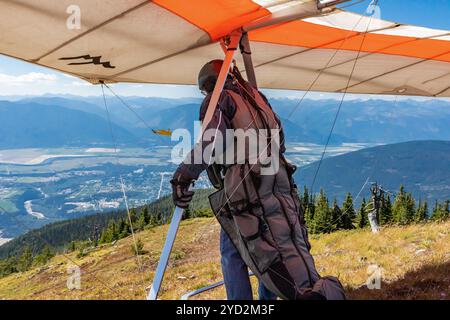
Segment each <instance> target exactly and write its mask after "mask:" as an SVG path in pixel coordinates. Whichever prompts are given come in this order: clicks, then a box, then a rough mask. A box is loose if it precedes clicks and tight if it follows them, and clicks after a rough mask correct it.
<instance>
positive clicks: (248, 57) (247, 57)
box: [240, 32, 258, 88]
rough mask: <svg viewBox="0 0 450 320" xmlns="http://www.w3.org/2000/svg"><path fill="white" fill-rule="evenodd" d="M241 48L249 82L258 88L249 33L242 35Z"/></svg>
mask: <svg viewBox="0 0 450 320" xmlns="http://www.w3.org/2000/svg"><path fill="white" fill-rule="evenodd" d="M240 48H241V53H242V59H243V60H244V66H245V72H246V74H247V80H248V82H250V84H251V85H252V86H253V87H255V88H258V82H257V81H256V75H255V68H254V66H253V60H252V49H251V47H250V41H249V40H248V34H247V32H245V33H243V34H242V39H241V42H240Z"/></svg>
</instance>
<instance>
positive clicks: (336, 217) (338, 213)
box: [331, 198, 344, 231]
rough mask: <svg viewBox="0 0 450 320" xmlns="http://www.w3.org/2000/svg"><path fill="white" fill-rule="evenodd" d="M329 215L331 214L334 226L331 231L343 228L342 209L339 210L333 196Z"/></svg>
mask: <svg viewBox="0 0 450 320" xmlns="http://www.w3.org/2000/svg"><path fill="white" fill-rule="evenodd" d="M331 216H332V220H333V226H334V230H333V231H336V230H342V229H344V224H343V221H342V210H341V208H339V205H338V203H337V200H336V198H334V201H333V208H332V214H331Z"/></svg>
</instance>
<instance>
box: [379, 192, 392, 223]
mask: <svg viewBox="0 0 450 320" xmlns="http://www.w3.org/2000/svg"><path fill="white" fill-rule="evenodd" d="M392 219H393V217H392V202H391V196H389V195H388V196H387V197H386V198H384V199H383V201H382V203H381V207H380V220H379V221H380V224H381V225H387V224H390V223H392Z"/></svg>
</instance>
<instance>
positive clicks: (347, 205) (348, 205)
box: [340, 193, 356, 230]
mask: <svg viewBox="0 0 450 320" xmlns="http://www.w3.org/2000/svg"><path fill="white" fill-rule="evenodd" d="M341 211H342V215H341V222H340V224H341V225H342V229H344V230H351V229H354V228H355V226H354V222H355V220H356V212H355V209H354V207H353V198H352V195H351V194H350V193H347V194H346V195H345V200H344V203H343V204H342V209H341Z"/></svg>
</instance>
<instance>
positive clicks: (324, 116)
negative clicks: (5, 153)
mask: <svg viewBox="0 0 450 320" xmlns="http://www.w3.org/2000/svg"><path fill="white" fill-rule="evenodd" d="M123 100H124V101H125V103H126V104H127V105H128V106H125V105H124V104H123V103H122V102H121V101H119V100H118V99H116V98H115V97H108V98H107V99H106V101H107V107H108V112H106V109H105V104H104V100H103V98H102V97H88V98H87V97H74V96H70V97H46V96H45V97H33V98H24V99H21V100H20V99H19V100H17V99H16V100H14V101H0V113H1V117H0V130H1V131H0V134H1V138H0V139H1V140H0V148H17V147H52V146H53V147H60V146H67V145H69V146H72V145H77V146H85V145H99V144H109V145H111V140H112V139H111V132H110V128H109V120H108V118H109V119H111V122H112V127H113V128H112V129H113V130H112V131H113V134H114V136H115V137H116V139H117V142H118V143H120V144H125V143H126V144H127V145H142V144H147V143H152V144H153V143H156V144H160V143H164V144H170V140H169V139H167V138H161V137H158V136H155V135H154V134H152V133H151V129H172V130H174V129H177V128H187V129H188V130H190V131H191V132H193V128H194V127H193V122H194V121H196V120H197V119H198V109H199V105H200V103H201V100H200V99H197V98H186V99H162V98H146V97H126V98H124V99H123ZM270 102H271V104H272V106H273V108H274V109H275V111H276V112H277V113H278V114H279V116H280V117H281V118H282V120H283V124H284V128H285V131H286V137H287V139H288V140H289V141H295V142H308V143H317V144H324V143H325V142H326V140H327V138H328V135H329V133H330V129H331V126H332V123H333V120H334V118H335V116H336V112H337V109H338V106H339V102H338V101H336V100H304V101H303V102H302V103H301V104H298V101H296V100H292V99H272V100H270ZM130 109H132V110H133V111H130ZM448 123H450V103H449V102H448V101H446V100H428V101H416V100H400V101H388V100H364V101H363V100H349V101H345V102H344V104H343V106H342V108H341V112H340V114H339V117H338V121H337V123H336V126H335V128H334V131H333V135H332V139H331V141H330V142H331V143H332V144H339V143H344V142H365V143H397V142H405V141H411V140H450V126H448Z"/></svg>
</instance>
